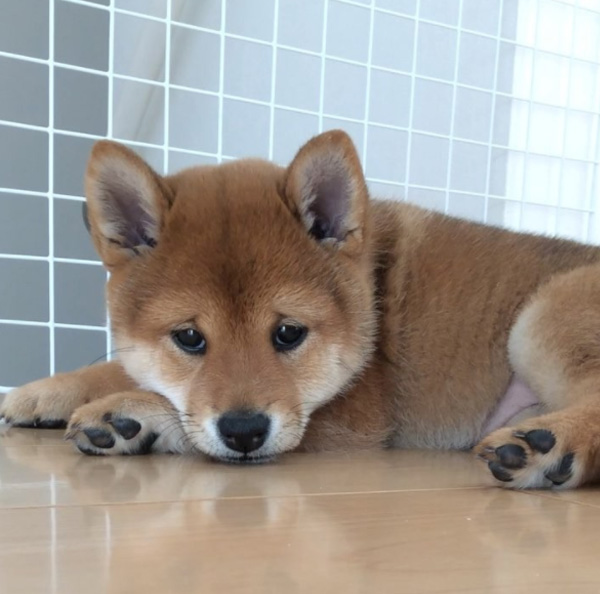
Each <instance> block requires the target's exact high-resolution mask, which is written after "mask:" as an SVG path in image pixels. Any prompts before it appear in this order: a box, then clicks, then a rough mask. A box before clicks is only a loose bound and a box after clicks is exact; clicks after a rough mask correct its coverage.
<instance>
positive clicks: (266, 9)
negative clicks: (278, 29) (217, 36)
mask: <svg viewBox="0 0 600 594" xmlns="http://www.w3.org/2000/svg"><path fill="white" fill-rule="evenodd" d="M226 2H227V10H226V13H225V30H226V31H227V33H233V34H235V35H243V36H244V37H252V38H253V39H261V40H263V41H273V23H274V15H275V0H253V2H248V1H247V0H226Z"/></svg>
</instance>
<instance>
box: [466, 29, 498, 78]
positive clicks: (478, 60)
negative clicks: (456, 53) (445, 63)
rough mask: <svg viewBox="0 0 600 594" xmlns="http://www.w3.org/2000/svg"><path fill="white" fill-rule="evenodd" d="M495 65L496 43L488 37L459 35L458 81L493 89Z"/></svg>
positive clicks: (469, 34) (467, 34)
mask: <svg viewBox="0 0 600 594" xmlns="http://www.w3.org/2000/svg"><path fill="white" fill-rule="evenodd" d="M495 65H496V41H495V40H494V39H490V38H488V37H481V36H480V35H473V34H471V33H461V38H460V57H459V62H458V81H459V82H461V83H464V84H467V85H473V86H475V87H481V88H484V89H490V90H491V89H493V87H494V68H495Z"/></svg>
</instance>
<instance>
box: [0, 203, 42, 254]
mask: <svg viewBox="0 0 600 594" xmlns="http://www.w3.org/2000/svg"><path fill="white" fill-rule="evenodd" d="M0 252H1V253H3V254H24V255H26V256H47V255H48V198H46V197H45V196H26V195H23V194H6V193H4V192H2V193H0Z"/></svg>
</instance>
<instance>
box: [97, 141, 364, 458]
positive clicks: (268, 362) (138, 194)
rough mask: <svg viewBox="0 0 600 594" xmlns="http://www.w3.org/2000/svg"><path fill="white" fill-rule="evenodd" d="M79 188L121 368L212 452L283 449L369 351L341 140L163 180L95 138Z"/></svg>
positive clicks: (354, 182) (359, 221)
mask: <svg viewBox="0 0 600 594" xmlns="http://www.w3.org/2000/svg"><path fill="white" fill-rule="evenodd" d="M86 184H87V195H88V209H89V215H90V222H91V228H92V236H93V238H94V242H95V244H96V247H97V249H98V251H99V253H100V255H101V257H102V259H103V261H104V263H105V264H106V266H107V267H108V268H109V269H110V271H111V279H110V281H109V286H108V303H109V309H110V315H111V322H112V330H113V334H114V337H115V342H116V345H117V347H118V348H119V350H120V352H119V357H120V359H121V360H122V362H123V364H124V365H125V368H126V369H127V371H128V373H129V374H130V375H131V376H132V377H133V378H134V379H135V380H136V381H137V382H138V383H139V385H140V386H141V387H142V388H144V389H147V390H151V391H155V392H158V393H160V394H162V395H164V396H165V397H167V398H168V399H169V400H170V401H171V402H172V403H173V404H174V405H175V407H176V408H177V410H178V411H179V412H180V416H181V420H182V423H183V425H184V427H185V429H186V433H187V437H188V439H189V441H190V445H192V446H193V447H194V448H195V449H197V450H200V451H202V452H204V453H205V454H208V455H209V456H212V457H214V458H217V459H220V460H227V461H240V462H259V461H263V460H267V459H269V458H272V457H273V456H275V455H277V454H279V453H281V452H284V451H287V450H290V449H293V448H295V447H296V446H297V445H298V444H299V443H300V441H301V439H302V436H303V433H304V430H305V427H306V425H307V423H308V422H309V419H310V415H311V413H312V412H313V411H314V410H315V409H316V408H318V407H320V406H322V405H323V404H325V403H326V402H328V401H329V400H331V399H332V398H334V397H335V396H336V395H339V394H340V393H341V392H343V390H344V388H345V387H347V385H348V384H349V383H350V382H351V380H352V378H353V377H354V376H355V375H356V374H357V373H358V372H359V371H360V370H361V368H362V367H363V366H364V364H365V362H366V360H367V358H368V356H369V354H370V351H371V348H372V342H373V333H374V313H373V302H372V300H373V295H372V293H373V290H372V284H373V283H372V278H371V270H372V265H371V261H370V254H369V249H368V241H369V224H368V223H369V222H368V220H367V212H368V211H367V200H368V198H367V192H366V189H365V184H364V180H363V177H362V174H361V172H360V165H359V162H358V158H357V156H356V153H355V151H354V148H353V146H352V143H351V141H350V140H349V139H348V137H347V136H345V135H344V134H343V133H341V132H333V133H326V134H323V135H321V136H320V137H317V138H315V139H313V140H312V141H310V142H309V143H308V144H307V145H306V146H305V147H303V149H301V151H300V152H299V153H298V155H297V157H296V158H295V159H294V161H293V162H292V164H291V165H290V167H289V168H288V169H282V168H279V167H277V166H275V165H272V164H270V163H266V162H262V161H237V162H234V163H229V164H225V165H221V166H218V167H201V168H196V169H190V170H187V171H184V172H182V173H180V174H178V175H175V176H172V177H167V178H161V177H159V176H158V175H157V174H155V173H154V172H153V171H152V170H150V168H149V167H148V166H147V165H146V164H145V163H143V162H142V161H141V160H140V159H139V158H138V157H136V156H135V155H134V154H133V153H131V152H129V151H128V150H127V149H125V148H123V147H121V146H119V145H116V144H114V143H107V142H102V143H99V144H98V145H96V147H95V149H94V151H93V153H92V157H91V159H90V164H89V167H88V173H87V178H86Z"/></svg>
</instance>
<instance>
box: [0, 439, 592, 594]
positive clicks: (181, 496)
mask: <svg viewBox="0 0 600 594" xmlns="http://www.w3.org/2000/svg"><path fill="white" fill-rule="evenodd" d="M61 433H62V432H60V431H54V432H53V431H31V430H16V429H10V430H7V429H6V428H0V592H2V594H13V593H21V592H22V593H26V594H35V593H38V592H44V593H52V594H55V593H56V594H70V593H78V594H79V593H81V594H95V593H123V594H131V593H135V592H143V593H144V594H153V593H161V594H165V593H185V594H192V593H194V594H195V593H202V594H209V593H212V592H219V593H229V592H231V593H238V592H239V593H244V594H254V593H256V594H259V593H260V594H263V593H278V594H279V593H281V594H293V593H299V592H307V593H308V592H310V593H315V594H320V593H329V592H331V593H336V594H339V593H343V594H354V593H357V592H362V593H365V594H378V593H380V592H402V593H404V592H405V593H410V594H413V593H421V592H436V593H451V592H493V593H499V592H502V593H507V594H508V593H509V592H510V593H511V594H513V593H520V592H523V593H524V592H527V593H528V594H531V593H533V594H535V593H538V592H539V593H542V592H543V593H544V594H553V593H561V594H571V593H578V592H590V593H592V592H593V593H597V592H600V556H599V553H600V491H594V490H589V491H574V492H570V493H565V494H553V493H544V492H537V493H513V492H508V491H503V490H501V489H498V488H495V487H491V486H490V482H489V481H488V477H487V474H486V472H485V471H484V469H483V467H482V466H480V463H478V462H476V461H475V460H474V459H472V458H471V456H470V455H468V454H459V453H432V452H399V451H390V452H379V453H372V454H361V455H336V456H333V455H315V456H313V455H290V456H288V457H286V458H284V459H282V460H281V461H280V462H279V463H277V464H273V465H269V466H261V467H233V466H222V465H216V464H210V463H207V462H204V461H202V460H199V459H191V458H183V457H175V456H162V457H161V456H155V457H143V458H133V457H130V458H88V457H85V456H81V455H78V454H76V453H75V452H74V451H73V450H72V449H71V447H70V445H68V444H66V443H64V442H63V441H62V439H61V437H62V435H61Z"/></svg>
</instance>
